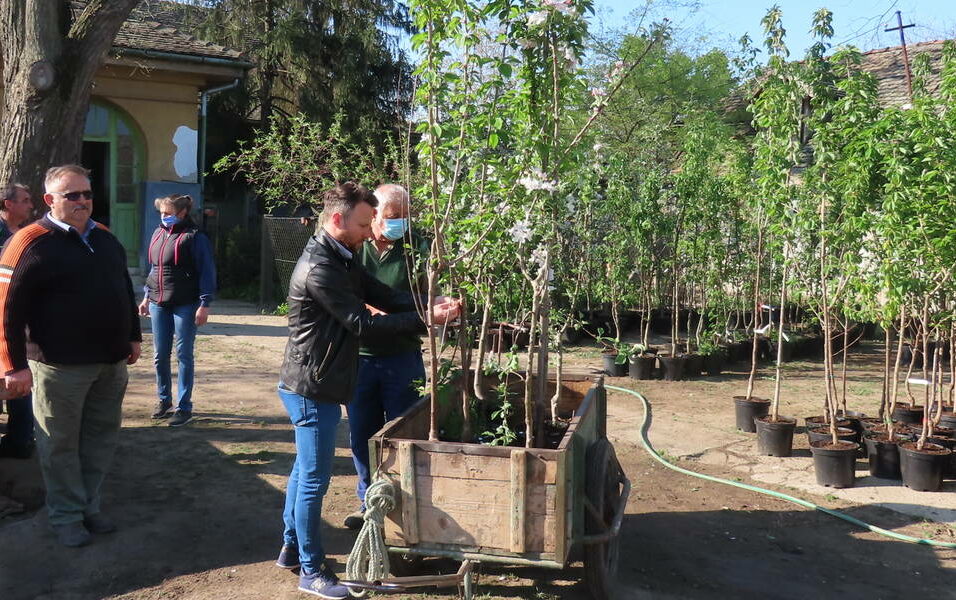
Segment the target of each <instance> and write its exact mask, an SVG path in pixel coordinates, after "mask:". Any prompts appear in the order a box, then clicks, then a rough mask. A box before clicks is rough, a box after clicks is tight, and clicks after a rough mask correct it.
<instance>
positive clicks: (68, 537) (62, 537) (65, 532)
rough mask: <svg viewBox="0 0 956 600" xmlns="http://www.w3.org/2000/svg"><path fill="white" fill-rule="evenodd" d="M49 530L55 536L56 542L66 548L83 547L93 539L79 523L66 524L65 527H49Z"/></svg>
mask: <svg viewBox="0 0 956 600" xmlns="http://www.w3.org/2000/svg"><path fill="white" fill-rule="evenodd" d="M51 528H52V529H53V533H55V534H56V539H57V541H58V542H60V543H61V544H63V545H64V546H67V547H68V548H79V547H80V546H85V545H87V544H89V543H90V540H92V539H93V537H92V536H91V535H90V532H89V531H87V530H86V527H84V526H83V523H80V522H79V521H76V522H74V523H66V524H65V525H51Z"/></svg>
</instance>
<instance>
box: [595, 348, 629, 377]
mask: <svg viewBox="0 0 956 600" xmlns="http://www.w3.org/2000/svg"><path fill="white" fill-rule="evenodd" d="M601 359H602V360H603V361H604V372H605V373H606V374H608V375H610V376H611V377H624V376H625V375H627V363H624V364H623V365H619V364H617V354H602V355H601Z"/></svg>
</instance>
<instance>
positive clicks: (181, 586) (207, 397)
mask: <svg viewBox="0 0 956 600" xmlns="http://www.w3.org/2000/svg"><path fill="white" fill-rule="evenodd" d="M215 312H216V314H215V315H214V316H213V317H212V318H211V323H210V325H208V326H206V327H204V328H203V330H202V331H201V334H200V337H199V339H198V341H197V351H196V352H197V384H196V392H195V398H194V402H195V411H196V414H197V416H198V418H197V420H196V422H194V423H193V424H191V425H190V426H187V427H184V428H181V429H178V430H172V429H170V428H168V427H166V426H165V425H164V424H162V423H157V422H154V421H152V420H151V419H150V418H149V414H150V412H151V408H152V405H153V402H154V398H153V386H154V383H153V378H152V369H151V364H150V362H149V361H143V362H141V363H140V364H139V365H137V366H135V367H134V368H133V369H132V370H131V381H130V388H129V391H128V393H127V396H126V401H125V406H124V425H123V430H122V433H121V439H120V448H119V452H118V454H117V457H116V462H115V465H114V468H113V471H112V473H111V475H110V477H109V478H108V479H107V482H106V485H105V486H104V510H105V511H108V513H109V514H110V515H111V516H112V517H113V518H114V519H115V520H116V521H117V523H118V525H119V527H120V530H119V531H118V532H116V533H115V534H112V535H109V536H98V537H96V538H95V540H94V543H93V544H92V545H90V546H87V547H85V548H80V549H68V548H63V547H60V546H59V545H57V544H56V542H55V540H54V539H53V536H52V534H51V533H49V531H48V527H47V522H46V515H45V511H44V510H42V509H37V508H36V507H37V505H38V504H39V503H40V500H41V496H40V490H39V475H38V467H37V464H36V462H35V461H13V460H3V459H0V494H5V495H6V496H12V497H13V498H14V499H15V500H18V501H20V502H21V503H24V504H26V510H25V511H23V512H19V513H15V514H7V515H6V516H2V517H0V598H2V599H3V600H21V599H43V600H91V599H99V598H110V599H130V600H133V599H136V600H150V599H160V598H162V599H167V598H169V599H173V598H175V599H194V600H223V599H233V598H235V599H240V598H241V599H266V598H270V599H292V598H304V597H306V596H305V595H303V594H300V593H299V592H297V591H296V589H295V588H296V585H295V583H296V579H295V577H294V575H292V574H290V573H288V572H286V571H283V570H281V569H278V568H276V567H275V566H274V565H273V561H274V560H275V556H276V553H277V552H278V549H279V546H280V542H281V537H280V534H281V527H282V525H281V511H282V504H283V490H284V487H285V482H286V478H287V475H288V472H289V469H290V468H291V465H292V461H293V453H294V446H293V442H292V432H291V426H290V425H289V423H288V419H287V417H286V416H285V414H284V411H283V409H282V406H281V404H280V402H279V400H278V398H277V397H276V394H275V385H276V377H277V372H278V367H279V363H280V360H281V351H282V347H283V345H284V342H285V335H286V330H285V325H284V319H282V318H281V317H272V316H261V315H256V314H255V313H254V311H253V310H252V308H251V307H250V306H247V305H242V304H238V303H225V302H223V303H219V304H217V306H216V311H215ZM145 346H146V347H145V348H144V355H146V356H149V354H150V353H151V348H150V347H149V339H148V338H147V343H146V344H145ZM878 350H879V349H878V348H873V347H871V348H869V349H867V352H868V354H864V355H861V356H857V357H855V358H853V359H852V360H853V362H852V369H851V383H850V387H849V393H850V397H851V398H852V400H853V401H852V402H851V408H857V409H860V410H867V409H868V408H869V409H870V410H874V409H875V406H876V403H878V400H879V390H880V384H879V380H878V379H877V378H876V377H875V375H876V373H877V371H876V363H877V362H878V360H877V359H876V358H875V354H874V353H875V352H877V351H878ZM570 362H571V363H574V364H577V365H582V366H583V365H590V366H595V367H596V366H599V364H600V357H599V354H598V351H597V349H596V348H593V347H585V348H582V349H577V350H575V351H574V352H573V353H571V356H570ZM737 369H738V370H735V371H732V372H730V373H728V374H725V375H723V376H721V377H719V378H713V379H705V380H699V381H691V382H681V383H665V382H657V381H654V382H636V381H631V380H627V379H623V378H609V380H608V381H609V383H614V384H616V385H623V386H627V387H632V388H634V389H637V390H639V391H641V392H643V393H644V394H645V395H646V396H647V397H648V399H649V400H650V402H651V403H652V405H653V425H652V428H651V441H652V443H653V444H654V445H655V446H657V447H658V448H659V449H661V450H662V451H664V452H666V454H667V456H668V457H670V458H671V459H672V460H674V461H676V462H678V463H679V464H680V465H681V466H684V467H686V468H689V469H692V470H695V471H700V472H704V473H708V474H711V475H717V476H721V477H726V478H731V479H734V478H737V479H740V480H743V481H746V482H752V483H755V484H756V485H761V486H765V487H772V488H774V489H777V490H780V491H784V492H787V493H790V494H793V495H797V496H800V497H802V498H805V499H808V500H810V501H813V502H816V503H819V504H822V505H825V506H828V507H831V508H839V509H841V510H845V511H846V512H847V513H849V514H851V515H853V516H855V517H857V518H860V519H862V520H864V521H867V522H870V523H873V524H875V525H878V526H880V527H884V528H886V529H891V530H893V531H897V532H901V533H907V534H910V535H914V536H918V537H932V538H933V539H937V540H943V541H956V532H954V530H953V528H954V527H956V524H954V523H953V522H952V521H951V520H950V519H948V518H945V517H947V516H948V515H949V513H948V512H946V511H945V510H944V512H942V513H940V514H942V515H944V518H940V519H938V520H928V519H927V518H925V517H920V516H914V515H913V514H906V513H905V512H900V511H899V510H889V509H888V508H886V507H885V506H881V505H880V500H881V496H880V494H881V489H882V488H880V487H877V486H875V485H871V484H870V483H867V482H866V480H861V481H860V482H858V484H857V487H858V488H859V489H864V490H867V491H866V493H867V494H869V496H866V497H861V498H858V499H855V500H854V499H847V498H844V497H842V496H840V495H838V494H836V493H831V492H830V491H828V490H826V489H824V488H819V489H818V490H814V489H813V488H812V486H805V485H803V483H800V482H799V481H798V479H799V478H798V477H796V476H795V475H794V476H793V481H791V480H790V475H785V476H783V477H777V479H776V480H775V481H774V482H771V483H769V484H768V483H767V481H766V479H767V478H766V477H763V478H761V474H762V473H764V474H765V473H766V472H769V471H772V469H771V468H769V467H768V468H766V469H762V470H761V469H755V468H754V465H755V464H757V462H756V461H748V460H745V458H746V456H747V452H748V444H752V440H751V439H750V438H749V437H748V436H747V435H745V434H740V433H737V432H735V431H734V427H733V402H732V400H731V398H732V396H733V395H735V394H740V393H742V392H743V391H744V389H745V385H746V376H745V374H744V373H742V372H741V370H742V366H738V367H737ZM771 375H772V373H771V372H770V371H769V370H767V369H764V371H763V372H762V373H761V379H760V380H759V381H758V389H757V391H758V393H759V394H760V395H768V394H770V392H771V389H772V379H771ZM786 375H787V379H786V384H785V387H784V396H783V398H784V400H783V401H784V410H783V412H784V413H785V414H791V415H794V416H801V417H802V416H805V415H809V414H816V413H818V412H819V410H820V403H819V402H818V401H817V400H816V399H817V398H819V397H820V396H819V393H820V390H821V389H822V388H821V384H820V382H821V381H822V380H821V378H820V376H819V365H816V364H813V363H804V362H800V363H793V364H790V365H788V366H787V368H786ZM608 410H609V417H608V432H609V437H610V438H611V440H612V441H613V442H614V445H615V449H616V451H617V455H618V458H619V459H620V461H621V463H622V465H623V468H624V469H625V471H626V473H627V474H628V476H629V477H630V478H631V480H632V482H633V484H634V490H633V492H632V495H631V500H630V502H629V504H628V509H627V515H626V518H625V520H624V525H623V529H622V534H621V557H622V558H621V565H620V571H619V582H620V593H619V597H620V598H622V599H631V598H635V599H636V598H641V599H644V598H648V599H665V600H667V599H677V598H681V599H683V598H687V599H697V598H703V599H725V598H801V599H803V598H806V597H808V596H810V595H815V596H818V597H824V598H838V597H839V598H847V599H853V598H867V599H880V598H886V599H892V598H900V597H904V596H908V595H912V594H916V593H919V594H924V595H925V596H926V597H932V598H956V592H953V581H956V580H954V575H956V552H954V551H951V550H937V549H934V548H931V547H927V546H919V545H914V544H905V543H901V542H898V541H893V540H890V539H887V538H883V537H880V536H877V535H876V534H873V533H868V532H866V531H863V530H862V529H859V528H856V527H853V526H851V525H850V524H848V523H845V522H842V521H838V520H836V519H833V518H832V517H829V516H826V515H824V514H822V513H819V512H816V511H811V510H807V509H803V508H801V507H799V506H796V505H793V504H789V503H785V502H783V501H780V500H777V499H773V498H770V497H766V496H761V495H757V494H754V493H752V492H748V491H745V490H740V489H737V488H732V487H729V486H723V485H719V484H716V483H710V482H707V481H703V480H700V479H696V478H691V477H687V476H684V475H680V474H677V473H674V472H672V471H670V470H668V469H666V468H664V467H663V466H660V465H658V464H657V463H656V462H654V461H653V460H652V459H651V458H650V457H649V456H648V455H647V454H646V453H645V452H644V450H643V448H642V447H641V446H640V440H639V425H640V422H641V419H642V409H641V406H640V403H639V402H638V401H637V399H635V398H632V397H630V396H626V395H623V394H619V393H614V394H610V395H609V409H608ZM5 419H6V416H0V423H2V422H4V421H5ZM347 437H348V436H347V430H346V423H345V422H344V420H343V423H342V425H341V427H340V434H339V439H338V447H337V449H336V458H335V462H334V477H333V480H332V485H331V488H330V491H329V494H328V495H327V496H326V502H325V510H324V515H323V516H324V517H325V520H326V525H327V526H326V528H325V529H324V530H323V535H324V536H325V543H326V547H327V550H328V551H329V553H330V555H331V557H332V558H333V559H334V560H335V561H336V569H337V570H338V571H340V572H341V571H344V566H345V560H346V557H347V555H348V552H349V551H350V549H351V546H352V541H353V539H354V533H353V532H351V531H348V530H346V529H344V528H342V527H341V523H342V520H343V519H344V517H345V516H346V515H347V514H348V513H349V512H351V511H352V510H354V509H355V505H356V501H355V498H354V492H353V490H354V486H355V475H354V472H353V467H352V463H351V459H350V455H349V450H348V439H347ZM795 445H796V447H797V452H796V454H797V456H796V457H795V458H794V459H774V461H777V464H778V465H779V464H784V463H785V462H786V461H788V460H792V461H800V460H804V461H805V460H807V459H806V457H805V456H801V452H802V451H804V450H805V448H806V442H805V439H804V438H803V437H802V436H798V438H797V441H796V444H795ZM751 453H752V452H751ZM728 456H734V457H736V459H734V460H730V459H727V458H726V457H728ZM721 457H724V458H723V459H722V458H721ZM794 464H798V463H794ZM861 465H862V463H861ZM788 468H789V467H788ZM799 470H800V468H799V467H798V468H796V469H795V471H799ZM788 473H789V471H788ZM861 473H862V472H861ZM771 479H773V478H771ZM953 485H954V484H953V483H948V484H947V491H946V492H941V493H940V494H938V496H941V497H943V498H944V499H943V500H934V501H933V502H934V503H935V504H938V505H940V506H942V507H943V509H945V505H946V502H952V500H951V498H952V496H954V495H956V494H953V493H952V492H953ZM914 494H915V493H914ZM870 496H872V497H873V499H872V500H868V499H867V498H869V497H870ZM934 496H937V495H934ZM920 498H923V497H922V496H919V495H918V494H917V495H915V496H914V497H913V499H912V500H910V501H909V502H911V503H915V504H921V503H923V501H922V500H920ZM941 502H942V504H940V503H941ZM7 506H8V508H9V507H10V505H9V504H8V505H7ZM3 514H4V504H3V503H2V502H0V515H3ZM455 568H456V564H455V563H453V562H451V561H445V560H437V559H436V560H428V561H426V565H425V571H426V572H450V571H453V570H454V569H455ZM582 578H583V569H582V568H581V565H580V564H578V563H575V564H572V565H571V566H570V567H569V568H567V569H565V570H563V571H554V570H548V569H534V568H524V567H511V566H495V565H481V567H480V575H479V579H478V590H477V592H478V598H481V599H482V600H494V599H518V598H521V599H540V600H548V599H555V600H556V599H562V600H570V599H578V598H586V597H587V590H586V587H585V585H584V584H583V582H582ZM423 591H424V592H425V593H423V594H415V595H412V596H405V597H409V598H411V597H414V598H422V599H433V598H435V599H437V598H455V597H456V594H457V592H456V591H455V590H446V591H443V592H439V593H435V592H433V591H427V590H423ZM392 597H401V596H399V595H394V596H392Z"/></svg>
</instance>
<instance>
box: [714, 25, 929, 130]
mask: <svg viewBox="0 0 956 600" xmlns="http://www.w3.org/2000/svg"><path fill="white" fill-rule="evenodd" d="M906 52H907V54H908V55H909V62H910V68H911V69H912V68H913V65H914V64H915V61H916V57H917V56H918V55H920V54H927V55H928V56H929V66H930V68H929V72H928V73H927V74H926V89H927V91H928V92H929V94H930V95H934V94H936V92H937V91H938V90H939V85H940V72H941V70H942V68H943V40H936V41H932V42H921V43H918V44H907V45H906ZM860 68H861V69H863V70H864V71H867V72H870V73H872V74H873V75H874V77H875V78H876V89H877V94H878V95H879V99H880V104H881V105H883V106H884V107H887V106H901V105H903V104H906V103H907V102H909V91H908V90H907V88H906V68H905V63H904V61H903V48H902V47H901V46H891V47H889V48H879V49H877V50H869V51H867V52H864V53H863V54H862V56H861V62H860ZM755 91H756V93H760V86H759V83H755V82H751V83H750V84H749V85H744V86H741V87H739V88H737V89H736V90H734V91H733V92H731V94H730V96H728V98H727V100H726V101H725V103H724V107H725V109H726V110H727V112H729V113H737V112H738V111H742V110H746V108H747V105H748V104H749V102H750V95H751V94H752V93H754V92H755Z"/></svg>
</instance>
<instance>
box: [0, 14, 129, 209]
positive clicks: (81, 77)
mask: <svg viewBox="0 0 956 600" xmlns="http://www.w3.org/2000/svg"><path fill="white" fill-rule="evenodd" d="M137 4H139V0H109V1H108V0H90V2H89V3H87V5H86V7H85V8H83V9H82V11H81V12H79V14H78V15H77V16H76V18H75V19H74V18H73V12H72V10H71V8H70V2H69V1H68V0H56V1H54V0H2V2H0V39H3V42H4V43H3V48H2V56H3V87H4V94H3V109H2V111H3V112H2V114H3V121H2V123H0V181H18V182H21V183H24V184H26V185H28V186H30V188H31V189H32V190H33V191H34V197H35V198H38V197H39V195H40V192H41V191H42V189H43V174H44V172H45V171H46V170H47V169H48V168H49V167H51V166H54V165H61V164H66V163H75V162H78V161H79V159H80V150H81V148H82V143H83V129H84V126H85V125H86V113H87V110H88V109H89V104H90V94H91V92H92V90H93V77H94V76H95V75H96V72H97V71H98V70H99V68H100V66H101V64H102V63H103V59H104V58H105V57H106V53H107V52H108V51H109V49H110V48H111V47H112V44H113V39H114V38H115V37H116V32H117V31H119V28H120V26H121V25H122V24H123V21H125V20H126V18H127V17H129V14H130V12H131V11H132V10H133V8H134V7H135V6H136V5H137ZM44 68H47V69H49V71H48V72H49V73H51V74H52V81H50V80H48V83H49V87H48V88H47V89H43V87H44V86H42V85H40V84H39V82H38V81H37V80H34V81H32V82H31V77H30V75H31V72H32V73H34V75H36V74H38V73H41V72H42V71H43V69H44Z"/></svg>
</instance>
